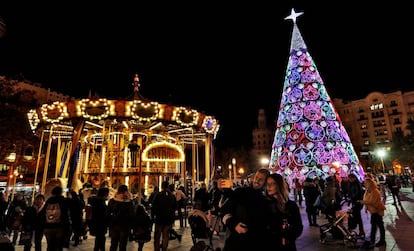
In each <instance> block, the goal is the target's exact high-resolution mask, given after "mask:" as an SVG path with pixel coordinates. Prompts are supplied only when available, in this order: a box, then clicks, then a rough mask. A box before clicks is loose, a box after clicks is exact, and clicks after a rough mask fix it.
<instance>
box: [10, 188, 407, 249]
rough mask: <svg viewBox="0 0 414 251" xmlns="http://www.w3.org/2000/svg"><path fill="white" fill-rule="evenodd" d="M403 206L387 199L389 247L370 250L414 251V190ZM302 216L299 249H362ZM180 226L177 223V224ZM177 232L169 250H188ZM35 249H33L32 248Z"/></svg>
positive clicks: (89, 243) (87, 244) (219, 241)
mask: <svg viewBox="0 0 414 251" xmlns="http://www.w3.org/2000/svg"><path fill="white" fill-rule="evenodd" d="M401 199H402V205H401V206H398V205H397V206H394V205H392V203H393V200H392V196H388V197H387V200H386V206H387V210H386V211H385V216H384V223H385V229H386V233H385V235H386V242H387V245H386V246H384V247H380V248H377V247H376V248H374V249H371V250H381V251H385V250H386V251H411V250H414V193H413V192H412V188H411V187H410V188H402V189H401ZM300 211H301V215H302V219H303V224H304V230H303V233H302V235H301V236H300V237H299V238H298V240H297V242H296V243H297V249H298V250H300V251H315V250H321V251H324V250H326V251H328V250H329V251H339V250H363V249H362V248H359V247H352V246H348V245H344V243H343V241H341V240H335V239H330V238H327V242H326V243H325V244H321V243H320V241H319V239H320V233H319V228H318V227H309V224H308V220H307V217H306V212H305V208H304V207H302V208H301V210H300ZM364 211H365V210H363V215H362V217H363V221H364V226H365V233H366V234H367V236H369V233H370V223H369V215H367V214H366V213H365V212H364ZM326 222H327V220H326V219H325V217H324V216H319V217H318V224H320V225H321V224H324V223H326ZM177 226H178V224H177ZM175 228H176V229H177V231H178V232H180V233H182V234H183V239H182V241H181V243H180V242H178V241H177V240H171V241H170V244H169V248H168V250H171V251H189V250H190V249H191V247H192V246H193V242H192V239H191V229H190V227H189V226H188V225H187V227H184V228H182V229H180V228H178V227H175ZM224 238H225V234H224V233H223V232H221V233H219V235H214V236H213V247H214V248H222V247H223V244H224ZM109 241H110V240H109V238H108V239H107V246H106V248H107V250H109V244H110V243H109ZM206 241H207V242H208V240H206ZM93 242H94V238H93V236H89V237H88V239H87V240H85V241H83V242H82V244H80V245H79V246H77V247H73V246H71V247H70V248H69V250H73V251H91V250H93ZM43 243H44V244H43V250H46V243H45V239H44V241H43ZM362 243H363V240H360V241H358V242H357V244H359V245H360V244H362ZM153 249H154V248H153V242H152V241H151V242H148V243H146V244H145V246H144V251H152V250H153ZM32 250H34V249H33V248H32ZM127 250H128V251H136V250H138V245H137V243H135V242H129V243H128V248H127ZM16 251H23V246H16Z"/></svg>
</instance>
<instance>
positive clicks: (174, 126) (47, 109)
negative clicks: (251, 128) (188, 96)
mask: <svg viewBox="0 0 414 251" xmlns="http://www.w3.org/2000/svg"><path fill="white" fill-rule="evenodd" d="M139 86H140V83H139V78H138V75H137V74H136V75H135V77H134V82H133V87H134V95H133V98H132V99H130V100H110V99H106V98H87V99H80V100H70V101H56V102H53V103H47V104H43V105H41V106H40V107H38V108H36V109H32V110H30V111H29V112H28V115H27V116H28V119H29V123H30V126H31V129H32V130H33V132H35V133H36V134H40V133H45V132H46V133H47V132H50V131H51V130H53V136H54V137H60V138H62V139H64V138H67V139H68V140H70V139H72V136H73V132H75V131H76V129H75V128H76V126H78V124H79V122H81V121H83V122H85V123H82V124H83V130H84V131H89V130H92V131H93V130H99V129H102V128H105V127H111V130H112V131H113V132H116V131H125V130H129V131H130V132H141V133H147V132H148V133H150V134H151V135H152V136H154V135H155V137H164V138H165V139H167V140H168V139H169V138H171V139H174V140H179V141H180V142H183V143H186V142H194V141H200V140H205V139H206V137H207V136H212V137H213V139H214V138H215V137H216V134H217V132H218V130H219V127H220V125H219V123H218V121H217V120H216V119H215V118H214V117H213V116H211V115H208V114H205V113H202V112H199V111H197V110H195V109H193V108H190V107H184V106H173V105H168V104H161V103H159V102H157V101H151V100H148V99H146V98H144V97H142V96H141V95H140V94H139Z"/></svg>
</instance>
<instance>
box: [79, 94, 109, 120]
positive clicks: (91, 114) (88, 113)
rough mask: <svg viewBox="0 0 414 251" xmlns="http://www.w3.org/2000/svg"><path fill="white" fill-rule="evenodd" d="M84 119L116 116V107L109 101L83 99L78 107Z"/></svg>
mask: <svg viewBox="0 0 414 251" xmlns="http://www.w3.org/2000/svg"><path fill="white" fill-rule="evenodd" d="M76 108H77V110H78V113H80V114H81V116H82V117H84V118H88V119H92V120H93V119H98V120H100V119H103V118H107V117H108V116H110V115H115V107H114V105H113V103H112V102H110V101H108V100H107V99H103V98H101V99H98V100H89V99H82V100H81V101H80V102H79V105H78V106H77V107H76Z"/></svg>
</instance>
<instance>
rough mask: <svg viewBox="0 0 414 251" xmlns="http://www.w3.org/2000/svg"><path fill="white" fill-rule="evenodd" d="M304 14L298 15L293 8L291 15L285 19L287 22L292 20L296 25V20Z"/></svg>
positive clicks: (299, 13)
mask: <svg viewBox="0 0 414 251" xmlns="http://www.w3.org/2000/svg"><path fill="white" fill-rule="evenodd" d="M302 14H303V12H298V13H296V12H295V10H294V9H293V8H292V10H291V12H290V15H289V16H287V17H285V20H288V19H292V21H293V23H294V24H296V18H297V17H298V16H300V15H302Z"/></svg>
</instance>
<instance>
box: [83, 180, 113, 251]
mask: <svg viewBox="0 0 414 251" xmlns="http://www.w3.org/2000/svg"><path fill="white" fill-rule="evenodd" d="M108 196H109V188H107V187H101V188H99V190H98V194H97V195H96V196H92V197H89V198H88V204H89V205H90V206H91V211H92V213H91V214H92V215H91V219H90V220H88V222H87V224H88V226H89V232H90V234H91V235H93V236H95V245H94V247H93V251H105V242H106V237H105V235H106V233H107V232H108V214H107V211H108V206H107V205H106V200H107V199H108Z"/></svg>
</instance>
